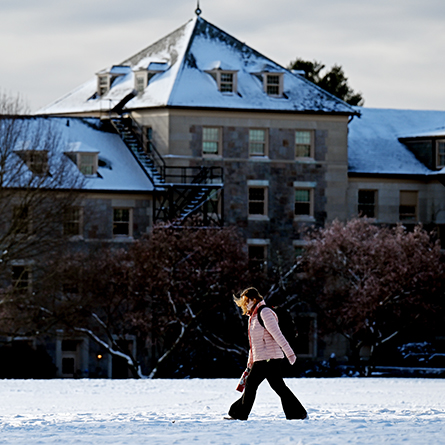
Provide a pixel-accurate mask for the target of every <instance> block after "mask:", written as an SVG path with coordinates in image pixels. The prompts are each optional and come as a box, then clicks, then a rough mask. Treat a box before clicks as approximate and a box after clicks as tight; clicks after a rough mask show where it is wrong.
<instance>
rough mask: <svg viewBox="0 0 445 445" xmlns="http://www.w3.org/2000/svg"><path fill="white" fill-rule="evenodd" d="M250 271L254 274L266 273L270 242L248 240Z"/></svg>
mask: <svg viewBox="0 0 445 445" xmlns="http://www.w3.org/2000/svg"><path fill="white" fill-rule="evenodd" d="M247 243H248V254H249V269H250V270H251V271H253V272H265V271H266V268H267V245H268V240H262V239H258V240H257V239H254V240H247Z"/></svg>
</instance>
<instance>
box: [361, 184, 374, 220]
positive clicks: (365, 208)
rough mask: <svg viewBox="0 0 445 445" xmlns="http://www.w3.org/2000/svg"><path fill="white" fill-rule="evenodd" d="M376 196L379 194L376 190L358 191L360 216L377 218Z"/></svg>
mask: <svg viewBox="0 0 445 445" xmlns="http://www.w3.org/2000/svg"><path fill="white" fill-rule="evenodd" d="M376 194H377V192H376V191H375V190H359V191H358V214H359V216H367V217H368V218H375V216H376V212H375V207H376Z"/></svg>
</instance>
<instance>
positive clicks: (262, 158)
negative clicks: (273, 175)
mask: <svg viewBox="0 0 445 445" xmlns="http://www.w3.org/2000/svg"><path fill="white" fill-rule="evenodd" d="M249 159H250V160H251V161H258V162H270V159H269V156H255V155H253V156H252V155H250V156H249Z"/></svg>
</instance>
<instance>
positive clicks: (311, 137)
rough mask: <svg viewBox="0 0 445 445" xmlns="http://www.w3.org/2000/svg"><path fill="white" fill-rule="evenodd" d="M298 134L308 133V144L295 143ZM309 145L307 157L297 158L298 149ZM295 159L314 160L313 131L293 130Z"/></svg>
mask: <svg viewBox="0 0 445 445" xmlns="http://www.w3.org/2000/svg"><path fill="white" fill-rule="evenodd" d="M298 133H308V134H309V144H304V143H302V142H297V134H298ZM308 145H309V156H299V155H298V147H303V146H304V147H306V146H308ZM294 154H295V159H296V160H299V159H314V158H315V132H314V130H306V129H297V130H295V151H294Z"/></svg>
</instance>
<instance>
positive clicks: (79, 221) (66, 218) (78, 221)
mask: <svg viewBox="0 0 445 445" xmlns="http://www.w3.org/2000/svg"><path fill="white" fill-rule="evenodd" d="M71 211H73V212H75V213H76V212H77V218H76V217H74V218H72V217H71V215H69V212H71ZM67 225H74V226H76V225H77V230H75V231H69V230H67V229H66V227H67ZM71 232H72V233H71ZM62 233H63V235H64V236H67V237H69V238H80V237H82V233H83V209H82V207H80V206H72V207H70V208H67V209H65V214H64V215H63V226H62Z"/></svg>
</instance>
